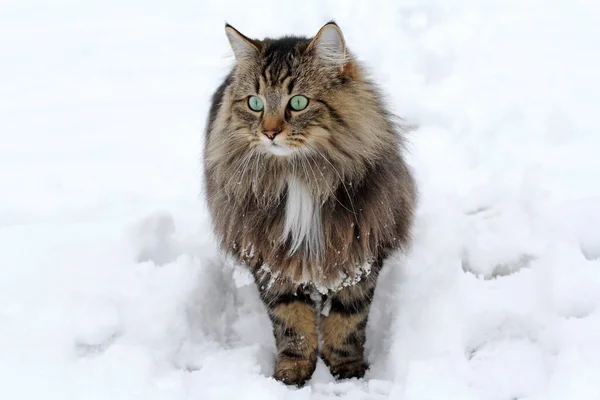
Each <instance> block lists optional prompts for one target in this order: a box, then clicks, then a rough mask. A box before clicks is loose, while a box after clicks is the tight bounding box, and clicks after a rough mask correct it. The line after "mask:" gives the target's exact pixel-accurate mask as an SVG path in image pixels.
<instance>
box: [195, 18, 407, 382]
mask: <svg viewBox="0 0 600 400" xmlns="http://www.w3.org/2000/svg"><path fill="white" fill-rule="evenodd" d="M225 29H226V34H227V38H228V40H229V42H230V44H231V47H232V49H233V53H234V55H235V60H236V61H235V66H234V67H233V70H232V71H231V72H230V74H229V75H228V76H227V77H226V79H225V81H224V82H223V83H222V84H221V86H220V87H219V88H218V89H217V91H216V93H215V94H214V95H213V98H212V106H211V108H210V116H209V120H208V125H207V129H206V142H205V148H204V173H205V185H206V187H205V189H206V196H207V197H206V198H207V201H208V207H209V210H210V213H211V217H212V224H213V228H214V232H215V234H216V236H217V239H218V240H219V242H220V246H221V248H222V249H223V250H224V251H225V252H226V253H227V254H229V255H232V256H234V257H235V258H236V259H237V260H239V262H241V263H243V264H245V265H246V266H247V267H248V268H249V269H250V271H251V272H252V274H253V275H254V278H255V281H256V284H257V287H258V290H259V293H260V297H261V299H262V301H263V303H264V305H265V306H266V308H267V311H268V314H269V317H270V319H271V322H272V325H273V333H274V335H275V342H276V346H277V357H276V363H275V372H274V377H275V378H276V379H278V380H280V381H282V382H285V383H287V384H295V385H303V384H304V383H305V382H306V381H307V380H308V379H310V377H311V375H312V373H313V371H314V370H315V366H316V362H317V356H318V354H319V353H320V355H321V357H322V358H323V360H324V361H325V363H326V364H327V366H328V367H329V368H330V371H331V373H332V374H333V375H334V376H335V377H337V378H351V377H362V376H363V375H364V373H365V370H366V369H367V368H368V364H367V363H366V361H365V358H364V344H365V327H366V324H367V316H368V313H369V307H370V304H371V300H372V299H373V293H374V291H375V286H376V283H377V276H378V274H379V271H380V269H381V267H382V265H383V262H384V260H385V259H386V258H387V257H388V256H389V255H390V254H391V253H392V252H393V251H394V250H397V249H401V248H405V247H406V246H407V245H408V243H409V239H410V230H411V224H412V220H413V209H414V207H415V184H414V181H413V178H412V176H411V174H410V172H409V169H408V167H407V165H406V164H405V162H404V161H403V158H402V156H401V151H402V137H401V132H400V128H399V127H398V126H397V125H396V124H395V122H394V119H393V116H392V115H391V114H390V113H389V112H388V110H387V109H386V108H385V106H384V104H383V101H382V98H381V96H380V94H379V92H378V89H377V87H376V86H375V85H374V84H373V83H372V82H370V81H369V80H368V79H367V78H366V76H365V71H364V70H363V68H362V67H361V65H360V64H359V62H358V61H357V60H356V58H355V57H354V56H353V55H352V54H351V53H350V52H349V51H348V49H347V48H346V43H345V41H344V38H343V35H342V32H341V30H340V28H339V27H338V26H337V25H336V24H335V23H334V22H330V23H328V24H326V25H325V26H323V27H322V28H321V30H319V32H318V33H317V34H316V36H315V37H314V38H304V37H295V36H286V37H283V38H280V39H268V38H267V39H264V40H254V39H250V38H248V37H246V36H244V35H242V34H241V33H240V32H238V31H237V30H235V29H234V28H233V27H231V26H230V25H226V28H225ZM319 332H320V336H319ZM319 342H320V343H319Z"/></svg>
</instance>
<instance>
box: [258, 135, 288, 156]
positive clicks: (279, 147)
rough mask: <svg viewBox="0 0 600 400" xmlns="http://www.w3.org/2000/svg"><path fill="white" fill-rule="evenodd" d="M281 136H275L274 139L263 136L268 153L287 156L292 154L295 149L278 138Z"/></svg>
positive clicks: (262, 140)
mask: <svg viewBox="0 0 600 400" xmlns="http://www.w3.org/2000/svg"><path fill="white" fill-rule="evenodd" d="M278 139H279V138H277V137H276V138H275V139H274V140H271V139H268V138H266V137H263V138H261V142H262V144H263V146H264V148H265V150H266V152H267V153H270V154H273V155H275V156H279V157H285V156H289V155H291V154H292V153H293V152H294V150H293V149H292V148H291V147H290V146H288V145H287V144H286V143H285V142H284V141H283V140H278Z"/></svg>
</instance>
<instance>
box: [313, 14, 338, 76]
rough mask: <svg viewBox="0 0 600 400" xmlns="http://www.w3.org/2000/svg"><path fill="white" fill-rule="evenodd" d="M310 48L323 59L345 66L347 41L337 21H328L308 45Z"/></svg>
mask: <svg viewBox="0 0 600 400" xmlns="http://www.w3.org/2000/svg"><path fill="white" fill-rule="evenodd" d="M308 49H309V50H311V49H312V50H313V51H314V52H315V54H316V56H317V57H319V58H320V59H322V60H323V61H325V62H327V63H331V64H335V65H339V67H340V68H343V67H344V65H345V63H346V61H347V55H346V41H345V40H344V35H342V30H341V29H340V27H339V26H337V24H336V23H335V22H333V21H332V22H328V23H327V24H325V25H324V26H323V27H322V28H321V29H319V32H317V34H316V35H315V37H314V38H313V40H312V41H311V42H310V44H309V45H308Z"/></svg>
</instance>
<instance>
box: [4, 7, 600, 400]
mask: <svg viewBox="0 0 600 400" xmlns="http://www.w3.org/2000/svg"><path fill="white" fill-rule="evenodd" d="M214 3H216V2H214ZM214 3H206V4H205V3H203V2H198V1H180V2H176V3H167V2H157V1H145V2H141V1H139V0H130V1H128V2H116V1H113V0H108V1H103V2H99V1H96V2H75V1H73V0H59V1H53V2H51V3H48V2H42V1H39V0H28V1H26V2H16V1H13V2H5V3H3V5H2V12H1V13H0V53H1V54H2V60H3V62H2V63H0V193H2V195H1V196H0V398H3V399H37V398H44V399H61V400H68V399H83V398H85V399H188V398H189V399H238V398H248V399H254V398H256V399H281V398H285V399H328V398H337V397H343V398H345V399H350V400H352V399H384V398H392V399H407V400H424V399H445V400H452V399H486V400H488V399H491V400H494V399H499V400H509V399H527V400H539V399H561V400H562V399H567V398H568V399H596V398H600V335H598V332H600V309H599V306H600V235H599V234H598V227H599V226H600V157H598V152H599V151H600V135H599V133H598V127H599V126H600V114H599V113H598V111H597V110H598V105H599V104H600V94H599V93H600V72H599V71H600V56H599V54H600V51H599V48H598V39H597V38H598V37H599V36H600V28H599V26H600V25H599V24H598V22H600V10H599V9H598V7H597V6H595V8H594V5H593V4H592V3H589V4H588V5H587V6H586V5H585V4H579V3H577V2H572V4H568V5H563V6H559V5H558V4H557V5H555V6H549V5H543V6H542V5H539V4H537V3H536V2H528V4H527V5H526V6H521V7H519V8H510V9H509V8H498V7H486V8H474V7H473V6H472V5H468V4H466V3H465V6H466V7H463V8H462V9H460V8H458V9H453V10H449V9H444V8H435V7H431V8H430V7H402V6H400V5H397V4H396V2H393V1H387V2H378V3H377V4H376V5H374V3H369V2H364V1H363V2H359V1H352V2H343V3H342V2H335V1H327V0H320V1H315V0H306V1H303V2H302V4H296V5H293V6H292V5H291V3H290V4H288V3H286V5H285V6H283V5H279V4H280V3H278V2H275V1H268V2H260V4H259V3H256V2H241V1H229V2H222V3H219V4H214ZM456 3H457V4H458V2H456ZM453 4H454V3H453ZM331 18H335V19H336V21H337V22H338V23H339V24H340V26H341V28H342V30H343V32H344V34H345V37H346V41H347V43H348V44H349V46H350V47H351V48H352V49H353V51H354V52H355V53H357V54H358V55H359V56H360V57H361V58H362V59H363V60H364V61H365V62H367V63H368V65H369V66H370V69H371V72H372V74H373V76H374V77H375V78H376V79H377V80H378V81H379V82H380V83H381V84H382V86H383V87H384V88H385V90H386V92H387V93H388V100H389V103H390V105H391V106H392V108H393V110H394V111H395V112H397V113H398V114H401V115H402V116H403V117H405V118H406V120H407V121H408V122H409V123H411V124H414V125H418V129H416V130H415V131H413V132H412V133H410V135H409V150H410V154H409V155H408V161H409V162H410V164H411V166H412V168H413V170H414V172H415V175H416V177H417V180H418V183H419V188H420V192H421V196H420V203H419V209H418V213H417V214H418V215H417V221H416V225H415V231H414V246H413V248H412V250H411V252H410V253H409V254H406V255H397V256H396V257H395V258H393V259H391V260H389V262H388V263H387V265H386V268H385V270H384V272H383V274H382V276H381V277H380V283H379V286H378V289H377V292H376V295H375V301H374V305H373V309H372V312H371V319H370V323H369V325H368V328H367V329H368V331H367V334H368V343H367V347H368V352H367V353H368V358H369V360H370V362H371V369H370V370H369V371H368V373H367V376H366V377H365V379H362V380H350V381H340V382H336V381H335V380H334V379H333V378H332V377H331V375H330V374H329V372H328V370H327V368H326V367H325V365H324V364H323V363H322V362H321V361H319V364H318V366H317V370H316V372H315V374H314V376H313V379H312V380H311V381H310V382H309V383H308V385H307V386H305V387H303V388H301V389H296V388H288V387H286V386H284V385H282V384H280V383H278V382H276V381H274V380H273V379H272V378H270V374H271V372H272V368H273V356H274V341H273V338H272V337H271V330H270V326H269V321H268V318H267V316H266V313H265V311H264V309H263V308H262V305H261V304H260V301H259V299H258V295H257V291H256V288H254V286H253V283H252V281H251V279H250V278H249V276H248V275H247V273H245V272H244V271H243V270H240V269H239V268H236V267H235V266H233V265H232V264H231V262H229V261H228V260H224V259H223V258H222V257H220V256H219V254H218V253H217V251H216V249H215V243H214V240H213V238H212V235H211V233H210V230H209V220H208V216H207V212H206V209H205V205H204V202H203V200H202V196H201V167H200V162H199V157H200V154H201V146H202V142H203V140H202V139H203V138H202V129H203V126H204V121H205V119H206V114H207V108H208V101H209V96H210V94H211V93H212V91H213V90H214V89H215V88H216V86H217V85H218V83H219V80H220V79H221V78H222V77H223V76H224V74H225V73H226V71H227V68H228V67H229V65H231V62H232V57H231V56H230V51H229V48H228V44H227V40H226V36H225V33H224V22H225V21H228V22H229V23H231V24H232V25H234V26H235V27H236V28H238V29H239V30H240V31H241V32H243V33H245V34H247V35H250V36H262V35H265V34H269V35H279V34H282V33H289V32H293V33H301V34H306V35H312V34H314V33H315V32H316V31H317V30H318V29H319V28H320V27H321V25H322V24H323V23H325V22H326V21H328V20H329V19H331Z"/></svg>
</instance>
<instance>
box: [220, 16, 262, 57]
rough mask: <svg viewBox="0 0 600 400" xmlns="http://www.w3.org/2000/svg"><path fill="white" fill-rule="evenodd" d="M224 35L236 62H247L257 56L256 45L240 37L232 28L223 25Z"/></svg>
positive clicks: (244, 37)
mask: <svg viewBox="0 0 600 400" xmlns="http://www.w3.org/2000/svg"><path fill="white" fill-rule="evenodd" d="M225 33H226V34H227V40H229V44H230V45H231V49H232V50H233V54H234V55H235V59H236V60H237V61H243V60H248V59H251V58H254V57H256V56H257V55H258V52H259V51H258V45H257V43H256V42H254V41H253V40H252V39H250V38H248V37H246V36H244V35H242V34H241V33H240V32H239V31H238V30H237V29H235V28H234V27H233V26H231V25H229V24H225Z"/></svg>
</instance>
